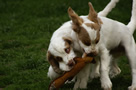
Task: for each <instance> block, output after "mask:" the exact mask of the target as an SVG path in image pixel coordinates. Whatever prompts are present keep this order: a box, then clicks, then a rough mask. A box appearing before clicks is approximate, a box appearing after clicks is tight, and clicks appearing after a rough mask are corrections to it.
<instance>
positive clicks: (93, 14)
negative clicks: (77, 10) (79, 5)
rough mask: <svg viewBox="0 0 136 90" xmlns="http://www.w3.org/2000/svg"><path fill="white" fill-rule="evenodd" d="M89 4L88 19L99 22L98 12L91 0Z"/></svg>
mask: <svg viewBox="0 0 136 90" xmlns="http://www.w3.org/2000/svg"><path fill="white" fill-rule="evenodd" d="M88 5H89V14H88V19H90V20H91V21H93V22H95V23H98V18H97V13H96V11H95V10H94V8H93V6H92V4H91V2H89V3H88Z"/></svg>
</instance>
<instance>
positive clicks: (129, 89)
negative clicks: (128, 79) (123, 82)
mask: <svg viewBox="0 0 136 90" xmlns="http://www.w3.org/2000/svg"><path fill="white" fill-rule="evenodd" d="M128 90H136V86H129V87H128Z"/></svg>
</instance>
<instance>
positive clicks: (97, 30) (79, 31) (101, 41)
mask: <svg viewBox="0 0 136 90" xmlns="http://www.w3.org/2000/svg"><path fill="white" fill-rule="evenodd" d="M89 7H90V12H89V15H88V16H87V17H86V20H85V21H84V20H83V19H82V18H80V17H79V16H78V15H77V14H76V13H75V12H74V11H73V10H72V9H71V8H69V9H68V13H69V16H70V17H71V20H72V27H73V33H72V34H73V36H76V37H77V38H78V42H79V45H80V47H81V48H82V49H83V51H84V54H86V55H88V56H100V80H101V87H102V88H103V89H104V90H111V89H112V82H111V80H110V78H109V70H110V67H111V66H110V63H111V54H117V53H120V52H122V51H123V52H124V50H125V52H126V55H127V57H128V59H129V62H130V65H131V70H132V85H131V86H130V87H129V89H130V90H136V45H135V40H134V38H133V32H134V30H135V29H136V0H133V9H132V16H131V20H130V22H129V24H128V25H124V24H123V23H120V22H118V21H115V20H112V19H109V18H106V17H102V16H100V15H99V14H98V15H97V13H96V12H95V10H94V8H93V6H92V4H91V3H89ZM84 19H85V18H84ZM120 47H121V48H120ZM117 50H118V51H117ZM119 50H120V51H119ZM89 68H90V67H89V66H87V67H86V69H84V70H86V71H89ZM86 74H89V73H87V72H86V73H85V72H80V78H81V77H83V76H84V75H86ZM84 81H86V80H84ZM80 82H81V81H80V80H79V81H78V83H80ZM78 85H79V84H77V86H78ZM80 85H81V84H80ZM75 88H77V87H75Z"/></svg>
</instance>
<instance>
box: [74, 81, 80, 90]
mask: <svg viewBox="0 0 136 90" xmlns="http://www.w3.org/2000/svg"><path fill="white" fill-rule="evenodd" d="M79 84H80V81H79V80H77V81H76V82H75V84H74V88H73V90H78V88H79Z"/></svg>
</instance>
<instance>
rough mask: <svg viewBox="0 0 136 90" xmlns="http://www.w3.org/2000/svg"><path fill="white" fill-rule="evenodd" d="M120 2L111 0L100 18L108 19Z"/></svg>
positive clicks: (101, 12) (100, 13)
mask: <svg viewBox="0 0 136 90" xmlns="http://www.w3.org/2000/svg"><path fill="white" fill-rule="evenodd" d="M117 2H119V0H111V1H110V2H109V4H108V5H107V6H106V7H105V8H104V9H103V10H102V11H100V12H99V15H100V16H103V17H106V16H107V15H108V13H109V12H110V11H111V10H112V9H113V8H114V7H115V6H116V3H117Z"/></svg>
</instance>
